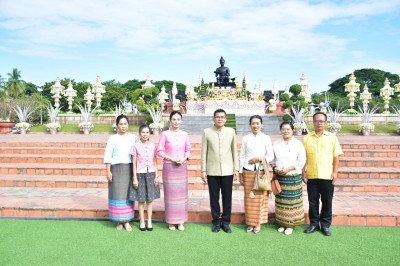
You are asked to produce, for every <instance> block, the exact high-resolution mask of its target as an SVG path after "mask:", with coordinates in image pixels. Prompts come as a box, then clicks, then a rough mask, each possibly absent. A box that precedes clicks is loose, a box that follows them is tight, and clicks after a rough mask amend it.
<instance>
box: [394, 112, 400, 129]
mask: <svg viewBox="0 0 400 266" xmlns="http://www.w3.org/2000/svg"><path fill="white" fill-rule="evenodd" d="M393 110H394V111H395V113H396V114H397V117H398V118H399V120H400V109H399V108H397V106H393ZM396 129H397V133H400V124H397V126H396Z"/></svg>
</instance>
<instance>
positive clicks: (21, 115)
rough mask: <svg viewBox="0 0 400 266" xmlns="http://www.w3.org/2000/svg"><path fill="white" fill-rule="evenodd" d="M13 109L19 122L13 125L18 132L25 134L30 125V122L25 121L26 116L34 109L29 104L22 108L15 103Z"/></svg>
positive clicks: (26, 119)
mask: <svg viewBox="0 0 400 266" xmlns="http://www.w3.org/2000/svg"><path fill="white" fill-rule="evenodd" d="M13 109H14V111H15V113H16V114H17V116H18V119H19V123H17V124H16V125H15V127H16V128H17V130H18V131H19V133H20V134H26V133H27V132H29V129H30V127H31V124H29V123H28V122H27V121H28V118H29V116H30V115H31V114H32V113H33V112H34V111H35V110H34V109H33V108H32V106H31V105H25V106H23V107H22V108H21V106H19V105H17V106H16V107H14V108H13Z"/></svg>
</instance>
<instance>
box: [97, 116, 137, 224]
mask: <svg viewBox="0 0 400 266" xmlns="http://www.w3.org/2000/svg"><path fill="white" fill-rule="evenodd" d="M116 125H117V127H118V133H117V134H115V135H112V136H110V138H109V139H108V141H107V146H106V150H105V152H104V163H105V164H106V169H107V174H106V177H107V180H108V216H109V219H110V221H111V222H114V223H116V224H117V230H121V229H122V227H123V226H125V229H126V230H127V231H132V227H131V226H130V224H129V222H130V221H132V220H133V219H134V218H135V205H134V202H133V201H131V200H129V192H130V189H133V187H132V180H133V173H132V155H131V154H130V151H131V149H132V146H133V145H134V144H135V143H136V142H137V138H136V136H135V135H133V134H130V133H129V132H128V129H129V120H128V117H127V116H126V115H123V114H122V115H119V116H118V117H117V121H116Z"/></svg>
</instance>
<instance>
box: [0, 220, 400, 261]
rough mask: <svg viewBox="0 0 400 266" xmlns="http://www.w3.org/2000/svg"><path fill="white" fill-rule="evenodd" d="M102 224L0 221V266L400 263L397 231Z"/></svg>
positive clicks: (381, 229)
mask: <svg viewBox="0 0 400 266" xmlns="http://www.w3.org/2000/svg"><path fill="white" fill-rule="evenodd" d="M114 226H115V225H114V224H112V223H110V222H105V221H40V220H0V229H1V241H0V254H1V255H0V265H50V264H51V265H246V266H247V265H399V264H400V253H399V247H400V230H399V228H383V227H331V230H332V236H331V237H326V236H323V235H322V234H321V232H316V233H314V234H310V235H307V234H304V233H303V230H304V228H305V227H297V228H296V229H295V231H294V232H293V234H292V235H291V236H285V235H284V234H282V233H278V232H277V231H276V229H277V228H278V226H276V225H265V226H262V230H261V232H260V233H259V234H257V235H256V234H254V233H246V232H245V228H246V226H245V225H232V230H233V233H232V234H226V233H224V232H222V231H221V232H220V233H218V234H216V233H212V232H211V225H210V224H187V225H185V231H184V232H180V231H177V230H176V231H174V232H172V231H169V230H168V226H167V224H165V223H157V224H154V225H153V226H154V231H153V232H141V231H139V229H138V225H137V223H134V225H133V231H132V232H126V231H124V230H123V231H117V230H116V229H115V227H114Z"/></svg>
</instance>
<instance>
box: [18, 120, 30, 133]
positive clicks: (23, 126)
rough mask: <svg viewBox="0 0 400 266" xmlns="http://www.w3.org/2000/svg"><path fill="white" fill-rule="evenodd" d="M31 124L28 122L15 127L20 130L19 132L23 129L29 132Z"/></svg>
mask: <svg viewBox="0 0 400 266" xmlns="http://www.w3.org/2000/svg"><path fill="white" fill-rule="evenodd" d="M31 126H32V125H31V124H29V123H27V122H19V123H17V124H16V125H15V127H16V128H17V129H18V131H19V130H20V129H22V128H24V129H26V131H29V130H30V128H31Z"/></svg>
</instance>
